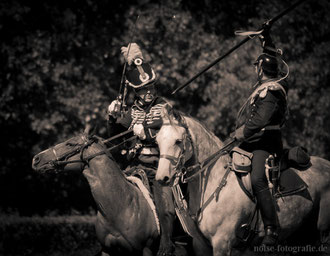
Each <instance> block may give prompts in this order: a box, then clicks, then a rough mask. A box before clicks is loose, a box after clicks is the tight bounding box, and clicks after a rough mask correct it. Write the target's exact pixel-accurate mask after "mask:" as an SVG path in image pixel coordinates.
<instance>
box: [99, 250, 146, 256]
mask: <svg viewBox="0 0 330 256" xmlns="http://www.w3.org/2000/svg"><path fill="white" fill-rule="evenodd" d="M94 256H110V254H108V253H106V252H104V251H103V250H102V249H101V250H100V251H99V252H98V253H97V254H95V255H94ZM143 256H144V255H143Z"/></svg>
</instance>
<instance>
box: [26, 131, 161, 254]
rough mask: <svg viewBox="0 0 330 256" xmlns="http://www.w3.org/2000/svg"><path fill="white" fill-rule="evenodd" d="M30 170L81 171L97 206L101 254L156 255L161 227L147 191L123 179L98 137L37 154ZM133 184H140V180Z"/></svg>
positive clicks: (78, 139) (83, 136)
mask: <svg viewBox="0 0 330 256" xmlns="http://www.w3.org/2000/svg"><path fill="white" fill-rule="evenodd" d="M32 167H33V169H34V170H36V171H40V172H45V171H54V170H57V171H58V170H67V171H68V170H83V174H84V175H85V177H86V178H87V180H88V183H89V185H90V188H91V191H92V195H93V197H94V200H95V202H96V204H97V207H98V213H97V220H96V223H95V228H96V234H97V237H98V240H99V241H100V243H101V244H102V248H103V252H102V255H111V256H113V255H143V256H149V255H150V256H151V255H156V252H157V250H158V246H159V234H160V228H159V222H158V218H157V215H156V211H155V206H154V204H153V201H152V199H151V197H150V195H149V193H148V190H147V189H143V186H141V188H142V192H141V190H140V189H139V188H138V187H137V186H136V185H134V184H133V183H132V182H130V181H129V180H128V179H127V178H126V177H125V176H124V174H123V172H122V171H121V169H120V168H119V166H118V165H117V164H116V162H115V160H114V159H113V158H112V156H111V155H110V153H108V151H107V150H106V147H105V146H104V145H103V144H102V142H101V140H100V139H99V138H97V137H92V136H89V135H88V134H86V133H83V134H80V135H78V136H75V137H73V138H71V139H69V140H67V141H65V142H63V143H60V144H58V145H56V146H54V147H51V148H49V149H47V150H45V151H43V152H41V153H39V154H37V155H36V156H35V157H34V158H33V163H32ZM133 179H134V178H133ZM135 183H137V184H138V185H141V184H140V183H141V182H140V180H139V179H136V180H135Z"/></svg>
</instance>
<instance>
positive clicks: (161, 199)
mask: <svg viewBox="0 0 330 256" xmlns="http://www.w3.org/2000/svg"><path fill="white" fill-rule="evenodd" d="M153 195H154V199H155V205H156V209H157V213H158V217H159V223H160V226H161V235H160V245H159V249H158V253H157V255H172V254H173V252H174V249H175V246H174V244H173V242H172V240H171V238H172V233H173V223H174V217H175V211H174V205H173V199H172V190H171V188H170V187H163V186H161V185H160V184H159V183H158V182H157V181H154V182H153Z"/></svg>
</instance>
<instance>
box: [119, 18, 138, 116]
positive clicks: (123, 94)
mask: <svg viewBox="0 0 330 256" xmlns="http://www.w3.org/2000/svg"><path fill="white" fill-rule="evenodd" d="M139 17H140V15H138V16H137V17H136V20H135V23H134V29H133V31H131V36H130V42H129V44H128V50H127V55H128V54H129V51H130V49H131V43H132V41H133V38H134V34H135V31H136V24H137V22H138V19H139ZM126 70H127V62H126V61H125V63H124V67H123V72H122V74H121V79H120V87H119V95H118V97H117V100H118V101H119V102H120V105H119V110H118V112H121V110H122V108H125V107H126V103H125V100H126V94H127V85H126V83H125V82H124V78H125V74H126ZM124 83H125V86H124V90H123V84H124ZM122 91H123V92H122Z"/></svg>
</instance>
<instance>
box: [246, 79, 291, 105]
mask: <svg viewBox="0 0 330 256" xmlns="http://www.w3.org/2000/svg"><path fill="white" fill-rule="evenodd" d="M268 90H271V91H281V92H282V93H283V95H284V96H285V98H287V94H286V90H285V89H284V87H283V86H282V85H281V84H280V83H278V82H275V81H270V82H266V83H263V84H262V85H260V86H259V87H258V88H256V89H255V90H254V92H253V93H252V94H251V95H250V97H249V98H250V100H251V104H252V103H253V102H254V100H255V99H256V97H257V96H259V97H260V98H265V97H266V95H267V92H268Z"/></svg>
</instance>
